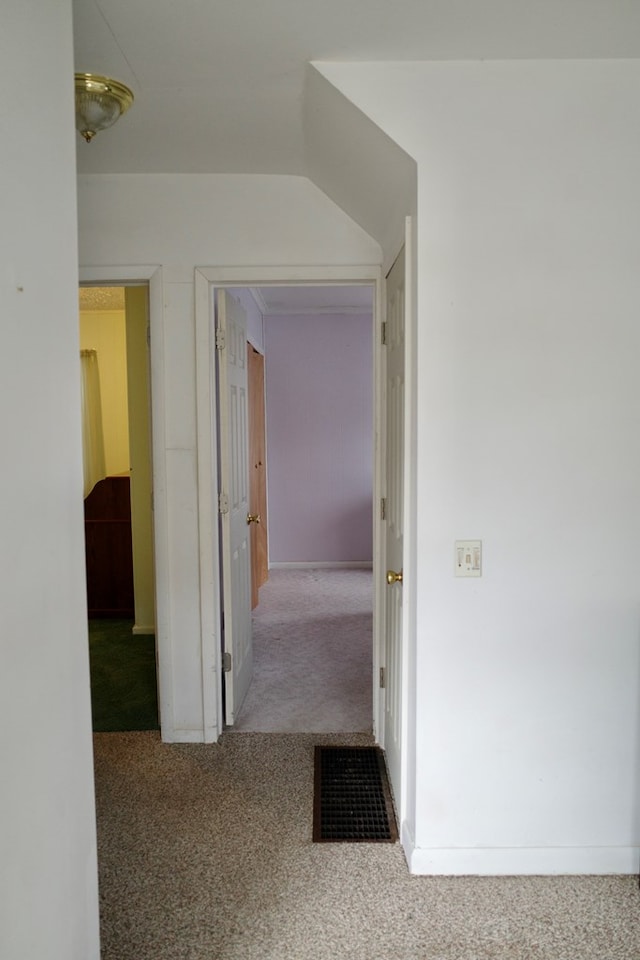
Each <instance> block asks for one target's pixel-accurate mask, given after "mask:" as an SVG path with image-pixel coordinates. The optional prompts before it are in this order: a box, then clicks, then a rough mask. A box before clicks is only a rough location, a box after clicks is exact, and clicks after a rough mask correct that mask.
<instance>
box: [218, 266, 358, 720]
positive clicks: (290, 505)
mask: <svg viewBox="0 0 640 960" xmlns="http://www.w3.org/2000/svg"><path fill="white" fill-rule="evenodd" d="M224 290H225V291H226V295H228V297H229V298H230V302H229V304H228V307H224V306H223V309H225V310H226V311H228V312H229V315H230V316H231V315H232V314H233V315H234V316H235V313H234V311H235V306H234V305H233V304H232V303H231V301H234V303H235V304H236V305H237V307H238V308H239V309H240V311H241V313H242V314H243V320H242V321H241V322H242V323H243V324H244V325H245V327H246V339H247V349H248V359H249V362H250V361H251V358H252V356H253V355H255V353H256V352H257V353H258V354H259V356H260V357H261V358H262V359H263V362H264V388H263V390H264V394H263V398H262V399H263V405H262V408H261V407H260V404H256V403H255V396H252V384H251V377H249V378H248V402H247V409H248V414H249V416H248V420H249V425H248V426H249V437H250V438H251V437H252V436H253V435H254V434H256V433H257V434H258V435H259V434H260V433H261V432H262V434H263V436H264V437H265V438H266V440H265V442H264V448H263V449H261V447H260V440H258V443H257V446H256V447H255V449H253V448H251V447H252V445H251V441H250V444H249V446H250V448H251V449H250V453H249V457H248V470H249V474H250V477H249V479H250V481H253V480H254V479H256V475H258V474H260V473H261V472H262V469H263V468H264V486H265V494H264V500H263V501H260V500H259V499H256V498H259V496H260V494H259V492H257V493H256V492H255V491H253V490H252V491H251V497H250V501H249V509H248V513H247V520H248V522H250V523H251V548H252V550H253V549H254V543H255V542H256V536H255V535H256V534H257V533H258V532H260V534H261V535H262V538H263V544H264V546H263V547H262V549H263V550H265V551H266V553H267V555H268V557H267V561H268V562H267V571H266V574H265V575H264V576H263V579H262V580H261V581H259V582H258V583H255V574H254V577H253V578H252V580H253V581H254V582H253V590H252V593H253V602H252V607H253V608H254V609H253V615H252V624H251V626H252V633H253V649H252V657H253V679H252V682H251V684H250V686H249V688H248V691H247V692H246V696H244V694H245V690H244V689H243V690H242V691H241V693H240V696H242V697H243V702H241V703H239V702H238V699H239V697H238V695H237V692H236V696H235V697H232V698H231V702H232V703H233V704H234V709H233V712H231V711H229V710H228V708H227V709H226V711H225V717H224V719H225V722H226V723H227V725H228V726H229V729H237V730H244V731H249V730H251V731H278V732H294V731H295V732H348V731H353V732H368V733H371V732H372V729H373V702H372V701H373V685H372V671H373V662H374V659H375V656H374V636H375V634H374V616H373V607H374V591H373V565H374V564H373V561H374V536H375V527H376V524H375V523H374V502H375V501H374V486H375V465H374V434H375V423H376V410H375V389H374V385H375V376H374V372H375V371H374V355H375V351H374V341H375V332H374V331H375V327H376V325H375V323H374V320H375V314H376V303H375V287H374V285H373V284H372V283H368V284H335V283H334V284H322V285H311V284H305V285H271V286H260V287H237V286H234V287H229V286H226V285H225V287H224ZM219 296H220V294H218V297H219ZM219 310H220V304H219V303H218V311H219ZM217 322H218V321H217ZM234 329H235V328H234ZM233 337H235V334H233V335H232V337H231V340H233ZM218 339H220V338H218ZM223 339H226V341H227V342H231V341H230V339H229V337H228V336H227V337H226V338H223ZM235 353H236V354H239V349H236V350H235ZM221 362H222V361H221V357H220V354H218V366H220V363H221ZM250 369H251V367H250V365H249V370H250ZM220 374H222V376H221V375H220ZM234 376H235V375H234ZM223 382H224V372H223V371H219V375H218V385H219V387H221V386H222V384H223ZM223 389H224V388H223ZM254 393H255V386H254ZM237 406H238V405H237V403H236V401H235V400H233V399H230V402H229V404H225V398H224V397H222V396H220V397H219V403H218V410H219V417H221V418H225V417H231V419H233V418H234V417H235V415H236V414H235V412H230V411H236V409H237ZM256 411H257V412H256ZM261 411H262V412H261ZM260 415H262V416H264V425H263V430H262V431H260V429H256V427H257V425H256V423H255V418H256V416H260ZM227 426H228V425H227V424H226V423H224V422H222V423H219V436H220V438H221V441H220V442H221V444H222V446H223V447H224V445H225V435H226V432H227ZM232 432H233V430H232ZM230 443H231V444H233V438H232V439H231V440H230ZM231 485H232V486H233V485H234V484H233V482H232V483H231ZM258 486H259V485H258ZM221 489H223V486H222V487H221ZM231 500H232V501H233V497H232V498H231ZM265 506H266V510H265ZM265 513H266V516H265ZM242 519H243V518H242V517H240V520H242ZM232 522H233V521H232ZM224 523H225V518H224V517H222V518H221V524H222V528H223V529H222V530H221V540H222V541H223V542H224ZM258 547H259V549H260V544H258ZM223 555H224V546H223ZM236 555H237V554H236V553H233V556H236ZM222 568H223V570H224V568H225V564H224V556H223V564H222ZM232 576H233V574H232ZM240 582H241V580H240ZM258 588H260V589H259V592H258ZM227 596H228V595H227ZM221 597H222V603H223V606H224V604H225V589H224V583H222V585H221ZM256 600H259V602H258V603H257V604H256ZM231 602H232V601H229V603H231ZM233 617H234V621H235V619H236V611H235V610H234V611H233ZM224 622H225V626H226V625H227V617H226V616H225V617H224ZM225 643H226V638H223V644H225ZM229 679H231V680H232V681H233V677H231V678H230V677H229V672H228V673H225V681H227V682H228V680H229ZM224 686H225V687H226V683H225V685H224ZM225 700H226V703H227V704H228V703H229V700H230V698H229V697H225Z"/></svg>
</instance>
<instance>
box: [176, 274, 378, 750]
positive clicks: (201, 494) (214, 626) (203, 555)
mask: <svg viewBox="0 0 640 960" xmlns="http://www.w3.org/2000/svg"><path fill="white" fill-rule="evenodd" d="M332 283H333V284H341V285H353V286H357V285H358V284H365V283H366V284H372V285H373V287H374V309H373V344H374V347H373V357H374V359H373V378H374V396H373V405H374V410H373V417H374V465H373V511H372V513H373V516H372V523H373V583H374V636H373V675H372V686H373V734H374V738H375V740H376V742H378V743H380V744H381V745H382V746H383V747H384V742H383V738H384V710H383V707H384V704H383V696H384V690H381V688H380V684H379V677H380V667H381V666H382V665H383V662H384V661H383V657H384V648H383V641H384V633H383V623H384V618H383V616H382V614H383V612H384V607H383V604H384V597H383V594H382V586H381V584H382V569H383V565H384V552H383V551H384V543H383V538H382V525H381V522H380V499H381V496H382V490H383V489H384V486H383V482H384V481H383V467H384V450H383V448H382V436H383V434H382V423H383V420H382V411H383V407H382V404H383V402H384V396H383V393H384V378H383V376H382V363H383V359H382V354H383V351H382V346H381V329H382V321H383V319H384V311H385V308H386V305H385V297H384V278H383V274H382V268H381V267H380V266H377V265H372V266H325V267H206V266H202V267H196V269H195V335H196V397H197V410H196V414H197V450H198V517H199V520H198V524H199V539H200V618H201V626H202V678H203V680H202V682H203V703H204V713H205V716H204V721H205V723H204V729H205V736H207V731H210V732H211V734H212V739H217V736H219V735H220V734H221V733H222V730H223V717H222V670H221V665H220V649H221V645H220V637H219V635H218V634H219V627H218V624H220V603H221V600H220V578H219V576H218V565H219V560H218V558H219V536H218V523H217V503H216V500H217V475H218V463H217V459H218V458H217V418H216V399H215V398H216V380H215V364H213V363H212V358H213V357H214V350H213V348H214V345H215V332H214V328H213V290H214V288H216V287H259V286H287V285H291V286H298V285H300V286H305V285H306V286H321V285H325V284H326V285H330V284H332ZM214 731H217V736H213V733H214ZM207 739H209V738H208V737H207Z"/></svg>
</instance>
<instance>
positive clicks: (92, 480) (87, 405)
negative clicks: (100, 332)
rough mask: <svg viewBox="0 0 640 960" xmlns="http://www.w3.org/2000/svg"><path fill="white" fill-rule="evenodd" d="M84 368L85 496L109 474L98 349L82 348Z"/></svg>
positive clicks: (81, 357)
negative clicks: (106, 460) (103, 425)
mask: <svg viewBox="0 0 640 960" xmlns="http://www.w3.org/2000/svg"><path fill="white" fill-rule="evenodd" d="M80 367H81V371H82V378H81V379H82V456H83V464H84V495H85V497H87V496H88V495H89V494H90V493H91V491H92V490H93V488H94V487H95V485H96V483H98V481H99V480H103V479H104V477H106V475H107V472H106V467H105V456H104V434H103V431H102V404H101V402H100V373H99V371H98V354H97V353H96V351H95V350H81V351H80Z"/></svg>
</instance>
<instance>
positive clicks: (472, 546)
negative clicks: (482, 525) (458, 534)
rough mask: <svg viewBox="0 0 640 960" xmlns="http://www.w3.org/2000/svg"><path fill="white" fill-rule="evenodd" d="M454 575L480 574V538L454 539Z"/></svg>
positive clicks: (479, 575)
mask: <svg viewBox="0 0 640 960" xmlns="http://www.w3.org/2000/svg"><path fill="white" fill-rule="evenodd" d="M455 572H456V577H481V576H482V540H456V551H455Z"/></svg>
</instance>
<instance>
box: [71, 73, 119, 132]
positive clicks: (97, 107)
mask: <svg viewBox="0 0 640 960" xmlns="http://www.w3.org/2000/svg"><path fill="white" fill-rule="evenodd" d="M75 78H76V130H77V131H78V133H80V134H81V135H82V136H83V137H84V139H85V140H86V141H87V143H89V142H90V141H91V140H92V139H93V137H94V136H95V135H96V133H98V132H99V131H100V130H106V129H107V127H110V126H111V125H112V124H114V123H115V122H116V120H117V119H118V117H121V116H122V114H123V113H125V112H126V111H127V110H128V109H129V107H130V106H131V104H132V103H133V93H132V92H131V90H129V87H125V85H124V83H120V82H119V81H118V80H111V79H110V78H109V77H100V76H98V75H97V74H95V73H76V75H75Z"/></svg>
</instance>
